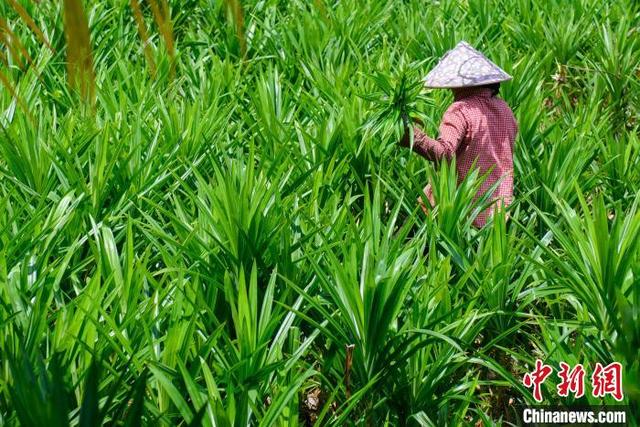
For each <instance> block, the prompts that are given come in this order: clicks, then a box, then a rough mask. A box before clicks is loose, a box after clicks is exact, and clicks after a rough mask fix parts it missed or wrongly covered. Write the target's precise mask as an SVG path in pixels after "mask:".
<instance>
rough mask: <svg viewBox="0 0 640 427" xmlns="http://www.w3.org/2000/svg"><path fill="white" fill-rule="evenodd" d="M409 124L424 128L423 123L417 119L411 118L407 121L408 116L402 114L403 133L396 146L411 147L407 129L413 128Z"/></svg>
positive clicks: (409, 130)
mask: <svg viewBox="0 0 640 427" xmlns="http://www.w3.org/2000/svg"><path fill="white" fill-rule="evenodd" d="M411 122H413V123H417V124H418V125H420V126H424V122H423V121H422V120H420V119H419V118H418V117H412V118H411V120H409V116H408V115H407V114H406V113H403V115H402V123H403V124H404V133H403V134H402V138H401V139H400V141H398V145H400V146H401V147H409V146H410V145H411V134H410V132H411V129H409V127H410V126H413V124H412V123H411Z"/></svg>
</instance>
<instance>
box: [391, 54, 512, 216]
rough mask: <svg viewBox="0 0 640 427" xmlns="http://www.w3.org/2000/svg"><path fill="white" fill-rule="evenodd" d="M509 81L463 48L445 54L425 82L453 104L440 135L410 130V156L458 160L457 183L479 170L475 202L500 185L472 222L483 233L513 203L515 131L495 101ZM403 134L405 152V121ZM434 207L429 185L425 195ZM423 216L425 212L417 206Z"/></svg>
mask: <svg viewBox="0 0 640 427" xmlns="http://www.w3.org/2000/svg"><path fill="white" fill-rule="evenodd" d="M510 79H511V76H510V75H508V74H507V73H505V72H504V71H503V70H502V69H501V68H500V67H498V66H497V65H496V64H494V63H493V62H491V61H490V60H489V59H487V58H486V57H485V56H484V55H483V54H482V53H480V52H478V51H477V50H475V49H474V48H472V47H471V46H470V45H469V44H468V43H466V42H460V43H458V45H457V46H456V47H455V48H454V49H452V50H450V51H449V52H447V53H446V54H445V55H444V56H443V57H442V59H441V60H440V62H439V63H438V65H436V67H435V68H434V69H433V70H431V72H430V73H429V74H427V76H426V77H425V79H424V82H425V86H426V87H429V88H450V89H451V90H452V91H453V98H454V102H453V103H452V104H451V106H449V108H448V109H447V111H446V112H445V113H444V116H443V117H442V122H441V124H440V135H439V136H438V138H437V139H431V138H429V137H428V136H427V135H426V134H425V133H424V132H422V131H421V130H420V129H419V128H417V127H414V145H413V151H415V152H416V153H418V154H420V155H421V156H423V157H425V158H427V159H429V160H431V161H439V160H441V159H443V158H444V159H447V160H449V159H451V158H452V157H453V156H455V157H456V168H457V174H458V183H460V182H461V181H462V180H463V179H464V178H465V176H467V174H468V173H469V172H470V171H471V168H472V167H476V168H478V169H479V172H480V176H484V175H485V174H487V173H488V175H487V176H486V179H485V181H484V182H483V183H482V185H481V186H480V188H479V190H478V193H477V194H476V196H475V198H476V199H477V198H478V197H481V196H482V195H484V194H485V193H486V192H487V190H489V189H490V188H491V187H492V186H494V185H495V184H496V182H498V185H497V187H496V188H495V191H494V192H493V194H492V195H491V199H490V200H491V201H493V203H492V204H491V206H490V207H489V208H487V209H486V210H485V211H483V212H481V213H480V214H479V215H478V216H477V217H476V218H475V220H474V222H473V224H474V225H475V226H476V227H482V226H484V225H485V224H486V222H487V219H488V218H489V216H490V215H492V213H493V211H494V209H495V208H496V207H500V206H502V205H503V206H508V205H509V204H510V203H511V202H512V198H513V142H514V140H515V137H516V133H517V130H518V125H517V123H516V120H515V118H514V116H513V113H512V112H511V109H510V108H509V106H508V105H507V103H506V102H504V101H503V100H502V99H500V98H497V97H496V95H497V94H498V91H499V89H500V82H503V81H507V80H510ZM404 122H405V132H404V136H403V138H402V140H401V141H400V145H401V146H403V147H409V138H410V137H409V121H408V118H407V117H406V116H405V117H404ZM424 193H425V195H426V197H427V200H428V201H429V203H430V204H431V206H432V207H435V205H436V202H437V201H436V200H434V197H433V192H432V189H431V185H427V186H426V187H425V189H424ZM419 201H420V204H421V205H422V207H423V209H424V210H425V212H426V211H427V209H426V206H425V205H424V203H423V202H422V200H419Z"/></svg>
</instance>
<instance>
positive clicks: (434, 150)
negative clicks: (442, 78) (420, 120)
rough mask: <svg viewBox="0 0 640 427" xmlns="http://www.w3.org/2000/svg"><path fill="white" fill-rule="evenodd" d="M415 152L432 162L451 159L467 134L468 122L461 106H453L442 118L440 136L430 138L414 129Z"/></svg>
mask: <svg viewBox="0 0 640 427" xmlns="http://www.w3.org/2000/svg"><path fill="white" fill-rule="evenodd" d="M413 131H414V145H413V151H415V152H416V153H418V154H420V155H421V156H423V157H426V158H427V159H429V160H432V161H438V160H441V159H442V158H443V157H444V158H447V159H450V158H451V157H452V156H453V155H454V154H455V152H456V150H457V149H458V146H459V145H460V142H462V140H463V139H464V137H465V134H466V133H467V121H466V119H465V118H464V115H463V114H462V111H461V108H460V106H459V105H456V104H452V105H451V107H449V109H448V110H447V111H446V112H445V113H444V115H443V116H442V122H441V123H440V135H439V136H438V138H437V139H432V138H429V136H427V135H426V134H425V133H424V132H422V130H420V129H419V128H417V127H414V129H413Z"/></svg>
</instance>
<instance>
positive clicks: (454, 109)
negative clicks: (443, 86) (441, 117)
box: [445, 99, 469, 114]
mask: <svg viewBox="0 0 640 427" xmlns="http://www.w3.org/2000/svg"><path fill="white" fill-rule="evenodd" d="M468 106H469V102H468V101H467V100H466V99H460V100H458V101H453V102H452V103H451V105H449V107H448V108H447V111H446V113H445V114H456V113H459V114H462V113H463V112H464V110H465V109H466V108H467V107H468Z"/></svg>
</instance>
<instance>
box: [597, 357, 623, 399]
mask: <svg viewBox="0 0 640 427" xmlns="http://www.w3.org/2000/svg"><path fill="white" fill-rule="evenodd" d="M591 384H592V385H593V392H592V394H593V397H604V396H606V395H607V394H610V395H611V396H613V398H614V399H616V400H617V401H618V402H619V401H621V400H622V398H623V397H624V395H623V394H622V365H621V364H620V363H618V362H613V363H610V364H608V365H607V366H605V367H602V365H601V364H600V363H596V369H595V371H593V374H592V375H591Z"/></svg>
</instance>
